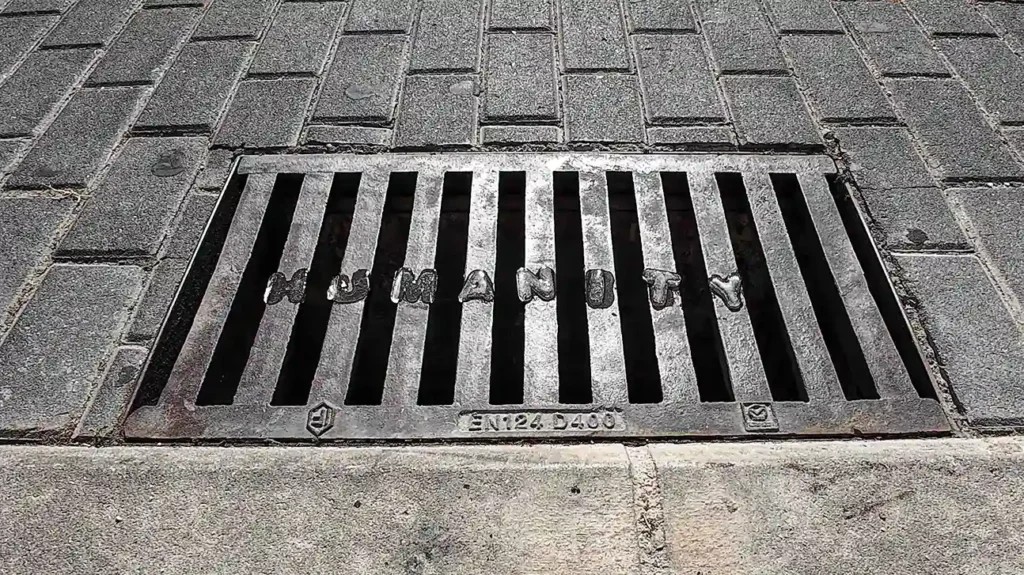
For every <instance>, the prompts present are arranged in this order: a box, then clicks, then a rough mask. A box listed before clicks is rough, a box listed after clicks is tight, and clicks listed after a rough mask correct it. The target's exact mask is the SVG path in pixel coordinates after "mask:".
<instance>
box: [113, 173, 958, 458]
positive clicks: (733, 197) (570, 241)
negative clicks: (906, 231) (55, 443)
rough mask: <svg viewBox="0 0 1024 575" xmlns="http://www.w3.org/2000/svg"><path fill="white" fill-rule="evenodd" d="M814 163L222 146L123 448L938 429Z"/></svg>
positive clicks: (865, 259)
mask: <svg viewBox="0 0 1024 575" xmlns="http://www.w3.org/2000/svg"><path fill="white" fill-rule="evenodd" d="M834 170H835V167H834V165H833V164H832V162H831V161H830V160H829V159H828V158H824V157H806V156H741V155H718V156H709V155H693V156H685V155H627V154H441V155H415V154H413V155H373V156H353V155H329V156H259V157H243V158H242V159H241V160H240V162H239V164H238V167H237V170H236V173H235V174H234V176H233V178H232V181H231V183H230V184H229V186H228V187H227V189H226V191H225V193H224V195H223V197H222V199H221V202H220V206H219V208H218V210H217V213H216V214H215V215H214V218H213V221H212V222H211V225H210V226H209V227H208V229H207V233H206V236H205V238H204V241H203V243H202V244H201V246H200V248H199V250H198V252H197V254H196V255H195V256H194V258H193V262H192V265H191V267H190V272H189V274H188V276H187V278H186V281H185V283H184V285H183V287H182V288H181V290H180V291H179V294H178V297H177V299H176V303H175V305H174V307H173V308H172V311H171V313H170V314H169V317H168V320H167V322H166V325H165V327H164V329H163V331H162V333H161V336H160V340H159V343H158V345H157V348H156V351H155V352H154V354H153V357H152V358H151V359H150V362H149V365H148V368H147V373H146V376H145V378H144V381H143V384H142V386H141V388H140V391H139V394H138V397H137V398H136V406H137V407H136V409H135V411H134V412H133V413H132V414H131V415H130V416H129V418H128V420H127V422H126V435H127V436H128V437H133V438H159V439H173V438H209V439H215V438H253V439H260V438H278V439H287V438H309V437H317V438H321V439H343V438H349V439H391V438H453V437H455V438H475V437H491V438H501V437H505V438H512V437H563V436H607V437H654V436H722V435H727V436H741V435H751V434H755V435H756V434H764V435H845V434H900V433H922V432H941V431H945V430H948V425H947V423H946V420H945V417H944V415H943V413H942V411H941V409H940V407H939V405H938V403H937V401H935V399H934V396H933V391H932V387H931V382H930V380H929V378H928V375H927V370H926V369H925V368H924V366H923V363H922V362H921V359H920V355H919V353H918V352H917V349H916V347H915V345H914V342H913V337H912V336H911V334H910V331H909V329H908V328H907V325H906V323H905V320H904V318H903V316H902V312H901V311H900V309H899V306H898V304H897V302H896V300H895V297H894V295H893V293H892V290H891V287H890V286H889V285H888V283H887V281H886V280H885V276H884V271H883V270H882V267H881V264H880V262H879V260H878V257H877V254H876V253H875V252H874V249H873V247H872V246H871V245H870V240H868V239H867V236H866V234H865V232H864V230H863V225H862V224H861V222H860V221H859V219H857V216H856V213H855V212H854V211H850V210H855V208H853V207H852V206H849V209H847V208H843V203H842V201H840V202H839V203H838V204H837V202H836V200H835V199H834V198H835V197H837V196H836V194H835V190H836V189H838V188H837V187H836V186H837V184H836V183H835V182H834ZM830 186H831V187H830ZM851 214H852V215H851Z"/></svg>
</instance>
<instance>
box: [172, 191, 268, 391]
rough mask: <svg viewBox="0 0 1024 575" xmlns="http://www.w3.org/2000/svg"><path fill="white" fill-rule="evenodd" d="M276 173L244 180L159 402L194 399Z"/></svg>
mask: <svg viewBox="0 0 1024 575" xmlns="http://www.w3.org/2000/svg"><path fill="white" fill-rule="evenodd" d="M276 179H277V177H276V176H275V175H274V174H253V175H251V176H249V178H248V180H247V181H246V183H245V188H244V189H243V190H242V197H241V198H240V199H239V202H238V207H237V208H236V211H235V215H234V217H233V218H232V220H231V231H230V232H229V233H228V236H227V238H226V239H225V240H224V247H223V249H222V251H221V256H220V259H219V260H218V261H217V267H216V268H215V269H214V272H213V276H212V277H211V278H210V283H209V285H208V287H207V288H206V295H205V297H204V298H203V301H202V303H201V304H200V306H199V311H197V312H196V321H194V322H193V323H192V329H191V330H190V331H189V334H188V338H187V339H186V340H185V343H184V345H183V346H182V348H181V352H180V353H179V354H178V359H177V361H176V362H175V364H174V368H173V369H172V371H171V374H170V377H169V378H168V380H167V385H166V386H165V387H164V390H163V392H162V394H161V396H160V401H161V402H168V403H172V404H186V405H194V404H195V401H196V396H197V395H198V394H199V388H200V386H201V385H202V383H203V379H204V376H205V374H206V370H207V368H209V366H210V361H211V360H212V359H213V352H214V350H215V349H216V347H217V341H218V340H219V339H220V334H221V331H222V330H223V329H224V324H225V323H226V322H227V318H228V312H230V311H231V302H232V301H233V300H234V298H235V294H236V293H237V291H238V286H239V284H240V283H241V281H242V274H243V273H244V271H245V267H246V262H248V261H249V256H250V254H251V253H252V249H253V246H254V245H255V244H256V236H257V235H258V234H259V231H260V224H261V223H262V222H263V216H264V214H265V213H266V209H267V204H268V203H269V202H270V195H271V193H272V192H273V190H274V183H275V181H276ZM200 320H202V321H200Z"/></svg>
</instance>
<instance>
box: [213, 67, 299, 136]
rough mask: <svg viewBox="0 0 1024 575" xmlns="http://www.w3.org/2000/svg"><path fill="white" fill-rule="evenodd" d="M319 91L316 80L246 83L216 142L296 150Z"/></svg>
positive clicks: (241, 85)
mask: <svg viewBox="0 0 1024 575" xmlns="http://www.w3.org/2000/svg"><path fill="white" fill-rule="evenodd" d="M315 88H316V79H314V78H292V79H284V80H260V81H255V80H254V81H249V82H242V83H241V84H239V85H238V92H237V93H236V94H235V100H234V101H233V102H232V103H231V107H230V108H228V113H227V115H226V116H225V117H224V123H223V124H221V127H220V131H219V132H218V133H217V137H216V139H215V140H214V142H215V143H217V144H226V145H229V146H233V147H249V148H260V147H269V146H294V145H295V144H297V143H298V142H299V133H300V132H301V131H302V122H303V121H304V120H305V119H306V108H307V107H308V106H309V99H310V97H311V96H312V95H313V90H314V89H315Z"/></svg>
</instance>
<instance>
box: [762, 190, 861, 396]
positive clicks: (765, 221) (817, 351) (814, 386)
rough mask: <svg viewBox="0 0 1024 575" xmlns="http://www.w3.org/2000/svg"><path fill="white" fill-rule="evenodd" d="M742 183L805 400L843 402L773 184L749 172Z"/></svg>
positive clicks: (840, 389)
mask: <svg viewBox="0 0 1024 575" xmlns="http://www.w3.org/2000/svg"><path fill="white" fill-rule="evenodd" d="M743 179H744V184H745V186H746V188H747V195H748V196H749V198H750V209H751V212H752V213H753V216H754V221H755V222H756V225H757V233H758V235H760V236H761V245H762V246H763V248H764V256H765V260H766V264H767V266H768V273H769V274H770V275H771V278H772V284H773V285H774V286H775V293H776V295H777V297H778V302H779V308H780V309H781V311H782V317H783V321H784V322H785V324H786V333H788V334H789V337H790V340H791V341H790V343H791V344H792V349H793V354H794V355H795V356H796V363H797V366H798V367H799V369H800V373H801V376H802V379H803V382H804V387H805V391H806V392H807V397H808V399H809V400H811V401H841V400H842V399H843V393H842V386H841V385H840V383H839V375H838V374H837V373H836V370H835V367H834V366H833V365H832V358H831V356H830V355H829V353H828V348H827V347H826V346H825V338H824V337H823V336H822V334H821V328H820V327H819V326H818V321H817V319H816V318H815V316H814V308H813V306H812V305H811V297H810V295H809V294H808V293H807V286H806V284H804V280H803V275H802V274H801V272H800V264H799V263H797V259H796V253H795V252H794V251H793V244H792V242H791V241H790V238H789V234H788V233H787V232H786V227H785V223H784V221H783V219H782V210H781V209H780V208H779V202H778V198H777V197H776V195H775V192H774V189H773V187H772V183H771V180H770V179H769V177H768V174H767V173H766V172H761V171H754V172H747V173H745V174H743ZM819 179H820V178H819Z"/></svg>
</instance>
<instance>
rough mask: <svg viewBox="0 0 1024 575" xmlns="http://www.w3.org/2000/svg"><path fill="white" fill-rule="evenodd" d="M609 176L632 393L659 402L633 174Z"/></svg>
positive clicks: (639, 398)
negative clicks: (643, 278)
mask: <svg viewBox="0 0 1024 575" xmlns="http://www.w3.org/2000/svg"><path fill="white" fill-rule="evenodd" d="M607 177H608V207H609V212H610V213H609V216H610V219H611V222H610V223H611V232H612V250H613V253H614V259H615V277H617V278H619V281H618V288H619V289H618V300H619V323H620V325H621V329H622V351H623V356H624V358H625V363H626V388H627V394H628V397H629V402H630V403H660V402H661V400H662V389H661V372H660V370H659V367H658V356H657V354H656V352H655V344H654V322H653V320H652V318H651V306H650V304H649V303H648V295H647V284H646V283H644V282H643V281H641V280H640V278H641V277H643V273H644V252H643V245H642V244H641V241H642V240H641V238H640V221H639V216H638V214H637V208H636V189H635V187H634V185H633V175H632V174H631V173H629V172H608V174H607Z"/></svg>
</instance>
